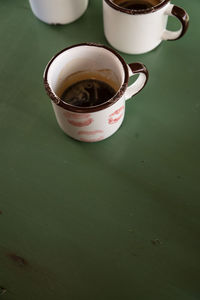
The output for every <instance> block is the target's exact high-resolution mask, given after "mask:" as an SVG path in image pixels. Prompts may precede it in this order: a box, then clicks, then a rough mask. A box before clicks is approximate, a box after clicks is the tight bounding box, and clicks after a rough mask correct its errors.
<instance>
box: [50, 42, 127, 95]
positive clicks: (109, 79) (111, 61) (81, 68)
mask: <svg viewBox="0 0 200 300" xmlns="http://www.w3.org/2000/svg"><path fill="white" fill-rule="evenodd" d="M79 72H80V73H84V74H85V76H90V75H91V76H92V74H96V75H95V76H98V79H99V80H102V81H104V82H106V83H108V84H109V85H111V86H112V87H113V88H114V89H115V90H116V92H117V91H118V90H119V89H120V87H121V86H122V84H123V83H124V80H125V72H124V66H123V64H122V62H121V61H120V59H119V58H118V56H117V55H116V54H115V53H114V52H112V50H109V49H107V48H104V46H96V45H90V44H89V45H80V46H75V47H72V48H68V49H66V50H64V51H63V52H61V53H60V54H58V55H57V56H56V57H55V58H54V59H53V60H52V62H51V64H50V66H49V69H48V75H47V81H48V84H49V87H50V88H51V90H52V92H53V93H54V94H56V96H58V97H61V95H62V93H63V92H64V90H65V88H66V87H67V86H70V84H71V83H72V80H73V75H74V74H77V73H79Z"/></svg>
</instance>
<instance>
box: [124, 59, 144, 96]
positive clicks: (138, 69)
mask: <svg viewBox="0 0 200 300" xmlns="http://www.w3.org/2000/svg"><path fill="white" fill-rule="evenodd" d="M128 70H129V78H130V77H132V76H134V75H136V74H139V77H138V79H137V80H136V81H135V82H134V83H133V84H131V85H130V86H129V87H128V88H127V90H126V92H125V100H128V99H130V98H131V97H132V96H133V95H136V94H137V93H139V92H140V91H141V90H142V89H143V88H144V87H145V85H146V83H147V81H148V78H149V72H148V70H147V68H146V67H145V65H143V64H141V63H133V64H129V65H128Z"/></svg>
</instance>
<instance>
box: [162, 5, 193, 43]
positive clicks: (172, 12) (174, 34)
mask: <svg viewBox="0 0 200 300" xmlns="http://www.w3.org/2000/svg"><path fill="white" fill-rule="evenodd" d="M165 14H166V15H168V16H172V17H176V18H178V19H179V21H180V22H181V29H180V30H178V31H170V30H165V32H164V34H163V37H162V39H163V40H167V41H175V40H178V39H180V38H181V37H182V36H183V35H184V34H185V33H186V31H187V29H188V26H189V15H188V14H187V12H186V11H185V10H184V9H183V8H181V7H178V6H176V5H173V4H170V5H169V6H168V8H167V10H166V11H165Z"/></svg>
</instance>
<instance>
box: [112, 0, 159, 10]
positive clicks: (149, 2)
mask: <svg viewBox="0 0 200 300" xmlns="http://www.w3.org/2000/svg"><path fill="white" fill-rule="evenodd" d="M161 2H163V0H113V3H115V4H117V5H119V6H121V7H123V8H126V9H134V10H141V9H148V8H151V7H154V6H156V5H158V4H160V3H161Z"/></svg>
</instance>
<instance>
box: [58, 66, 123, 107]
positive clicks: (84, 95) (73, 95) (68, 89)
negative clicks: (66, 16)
mask: <svg viewBox="0 0 200 300" xmlns="http://www.w3.org/2000/svg"><path fill="white" fill-rule="evenodd" d="M101 73H104V70H102V72H101V71H96V72H95V71H93V72H91V71H80V72H77V73H75V74H72V75H70V76H69V77H67V78H66V79H65V80H64V82H63V84H62V86H61V87H60V91H58V95H59V96H60V98H61V99H62V100H63V101H64V102H65V103H68V104H70V105H74V106H79V107H91V106H96V105H100V104H102V103H104V102H106V101H108V100H109V99H111V98H112V97H113V96H114V95H115V94H116V93H117V89H118V87H117V85H116V83H115V82H114V81H112V80H111V79H110V80H108V78H106V77H104V76H103V75H102V74H101Z"/></svg>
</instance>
